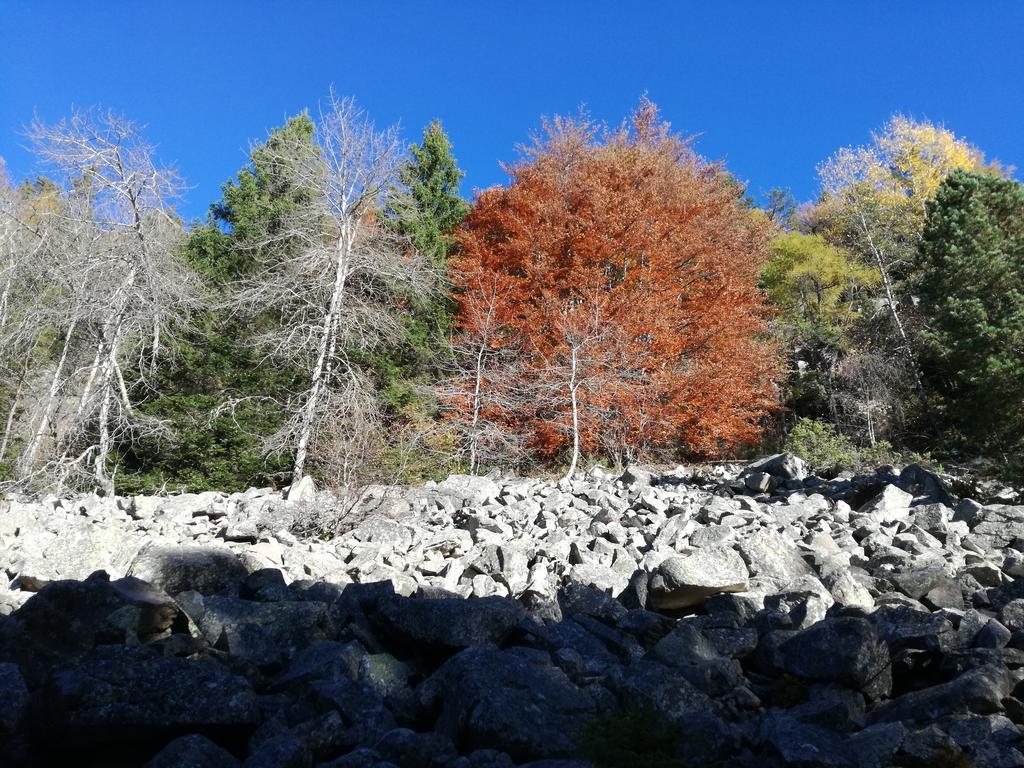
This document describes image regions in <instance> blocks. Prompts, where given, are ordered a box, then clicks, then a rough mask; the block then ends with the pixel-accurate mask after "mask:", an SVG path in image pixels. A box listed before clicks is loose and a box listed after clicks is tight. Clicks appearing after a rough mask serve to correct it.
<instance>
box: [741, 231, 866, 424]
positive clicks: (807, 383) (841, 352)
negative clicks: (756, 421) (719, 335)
mask: <svg viewBox="0 0 1024 768" xmlns="http://www.w3.org/2000/svg"><path fill="white" fill-rule="evenodd" d="M876 283H877V275H876V272H875V270H873V269H871V268H870V267H868V266H866V265H864V264H863V263H861V262H860V261H859V260H857V259H856V258H854V257H853V255H852V254H851V253H850V252H849V251H847V250H845V249H843V248H837V247H836V246H833V245H830V244H829V243H827V242H826V241H825V240H824V238H822V237H821V236H820V235H809V234H803V233H800V232H795V231H792V232H785V233H783V234H781V235H779V236H778V237H776V238H775V239H774V240H773V241H772V244H771V257H770V258H769V260H768V263H767V264H766V265H765V267H764V269H763V270H762V271H761V286H762V287H763V288H764V290H765V293H766V294H767V296H768V299H769V300H770V301H771V302H772V303H773V304H774V305H775V306H776V307H778V308H779V314H778V316H777V317H776V319H775V322H774V326H775V329H776V332H777V334H778V336H779V338H780V340H781V341H782V343H783V345H784V346H785V347H786V349H787V350H788V351H789V357H790V370H789V377H788V384H787V389H786V403H787V405H788V406H789V407H790V409H792V410H793V411H794V412H795V413H796V414H797V415H798V416H801V415H811V416H827V417H828V418H830V419H831V420H832V421H834V422H839V421H840V419H841V414H840V401H841V400H842V399H843V398H842V393H841V392H840V391H839V386H840V384H841V382H842V379H843V376H842V371H843V362H844V359H845V358H846V356H847V355H848V354H849V353H850V351H851V349H852V340H851V338H850V329H851V327H852V326H853V324H854V322H855V321H856V319H857V317H858V316H859V314H860V313H861V312H862V311H863V304H864V301H865V295H864V294H865V291H866V289H869V288H871V287H873V286H874V285H875V284H876Z"/></svg>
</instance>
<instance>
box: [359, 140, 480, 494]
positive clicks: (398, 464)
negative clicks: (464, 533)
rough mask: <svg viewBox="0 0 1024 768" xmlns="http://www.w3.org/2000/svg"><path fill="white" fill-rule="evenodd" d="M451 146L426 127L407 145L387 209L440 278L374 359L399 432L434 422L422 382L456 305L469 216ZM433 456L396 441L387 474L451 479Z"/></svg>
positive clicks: (438, 355) (435, 363) (433, 367)
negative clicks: (452, 265) (454, 272)
mask: <svg viewBox="0 0 1024 768" xmlns="http://www.w3.org/2000/svg"><path fill="white" fill-rule="evenodd" d="M451 149H452V147H451V142H450V141H449V139H448V136H447V135H446V134H445V132H444V130H443V129H442V128H441V124H440V123H438V122H435V123H432V124H431V125H430V126H429V127H428V128H427V129H426V130H424V132H423V141H422V143H421V144H419V145H413V146H412V147H410V156H409V160H408V162H407V164H406V165H405V167H404V168H403V169H402V170H401V172H400V175H399V179H400V182H401V184H402V190H401V191H400V193H399V194H398V195H397V196H396V198H395V199H396V201H397V202H396V203H395V204H394V205H393V207H392V208H390V209H389V210H387V211H385V216H386V218H385V221H386V222H387V224H388V225H389V226H390V227H391V228H392V229H393V230H394V231H395V232H396V233H398V234H400V235H402V236H404V237H407V238H409V241H410V242H411V244H412V245H413V247H415V248H416V250H418V251H419V252H420V253H422V254H424V255H425V256H426V257H427V258H428V260H429V261H430V264H431V265H432V266H433V267H434V269H435V270H437V273H438V291H437V293H436V295H435V296H433V297H432V298H430V299H429V300H428V301H426V302H419V303H411V304H410V309H411V311H410V312H409V313H408V314H407V315H406V316H404V317H403V319H402V322H403V324H404V328H405V333H404V338H403V339H402V341H401V343H400V344H398V345H397V346H395V347H394V348H392V349H389V350H386V351H384V352H382V353H378V354H377V355H375V356H374V358H373V360H372V361H371V363H372V367H373V370H374V371H375V374H376V377H377V380H378V382H379V389H380V396H381V398H382V399H383V401H384V402H385V403H386V404H387V406H388V407H389V409H390V414H391V417H392V419H393V420H394V422H395V430H396V432H400V433H407V432H408V431H409V428H410V427H411V426H412V425H415V424H417V423H419V424H422V423H423V422H424V421H429V420H431V419H433V417H434V415H435V414H436V411H437V405H436V403H435V402H433V400H432V398H431V397H429V396H428V395H424V394H422V391H423V390H424V389H425V388H424V387H423V386H422V385H425V384H428V383H429V382H430V381H431V380H432V379H433V378H434V377H435V376H436V375H437V374H438V373H439V371H440V369H441V368H442V366H443V362H444V355H445V351H446V349H447V347H448V333H449V331H450V330H451V327H452V310H453V306H452V301H451V298H450V295H449V291H448V287H447V279H446V278H447V269H448V258H449V255H450V254H451V251H452V248H453V241H452V232H453V230H454V229H455V228H456V227H457V226H459V225H460V224H461V223H462V220H463V219H464V218H465V217H466V214H467V213H468V212H469V205H468V204H467V203H466V201H465V200H463V199H462V198H461V197H460V196H459V181H460V180H461V179H462V176H463V173H462V171H460V170H459V168H458V165H457V164H456V161H455V157H454V156H453V155H452V151H451ZM410 299H411V297H410ZM433 455H434V454H433V453H432V451H430V450H429V449H424V448H411V449H410V448H408V447H406V446H404V445H402V444H400V443H397V442H396V443H395V444H394V445H393V446H392V447H391V448H389V450H387V451H386V452H385V455H384V457H383V460H384V461H385V463H386V464H387V466H388V468H389V469H390V468H397V469H399V470H400V474H401V476H402V479H403V480H404V481H407V482H416V481H420V480H425V479H433V478H437V477H440V476H442V475H447V474H448V472H449V471H450V470H451V467H449V466H448V465H447V464H437V463H436V461H435V460H434V459H433Z"/></svg>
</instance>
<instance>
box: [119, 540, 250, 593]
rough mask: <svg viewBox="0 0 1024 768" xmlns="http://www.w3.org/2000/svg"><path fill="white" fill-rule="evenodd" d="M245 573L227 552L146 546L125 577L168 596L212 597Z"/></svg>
mask: <svg viewBox="0 0 1024 768" xmlns="http://www.w3.org/2000/svg"><path fill="white" fill-rule="evenodd" d="M248 573H249V571H248V569H246V567H245V566H244V565H243V564H242V562H241V560H239V559H238V557H237V556H236V555H235V553H234V552H232V551H231V550H230V549H227V548H223V547H204V546H195V545H185V546H177V547H174V546H150V547H147V548H145V549H143V550H142V551H141V552H140V553H139V555H138V557H136V558H135V560H134V562H132V564H131V567H129V569H128V575H129V576H134V577H136V578H138V579H142V580H143V581H146V582H149V583H150V584H152V585H153V586H154V587H156V588H158V589H162V590H163V591H164V592H166V593H167V594H169V595H176V594H178V593H179V592H184V591H186V590H195V591H196V592H201V593H203V594H205V595H212V594H216V593H217V592H223V591H224V590H226V589H228V588H230V587H233V586H236V585H237V584H238V583H239V582H240V581H241V580H242V579H244V578H245V577H246V576H247V575H248Z"/></svg>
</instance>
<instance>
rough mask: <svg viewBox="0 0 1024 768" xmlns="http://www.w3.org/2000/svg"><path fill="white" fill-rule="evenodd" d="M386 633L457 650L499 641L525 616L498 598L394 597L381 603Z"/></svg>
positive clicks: (419, 642)
mask: <svg viewBox="0 0 1024 768" xmlns="http://www.w3.org/2000/svg"><path fill="white" fill-rule="evenodd" d="M378 611H379V617H380V618H381V619H383V621H384V622H386V630H387V631H386V632H385V633H384V635H383V636H384V637H388V636H389V633H393V635H392V636H396V637H398V638H401V639H403V640H406V641H408V642H411V643H414V644H419V645H425V646H432V647H435V648H446V649H449V650H456V649H460V648H468V647H469V646H471V645H483V644H486V643H499V642H501V640H503V639H504V638H505V636H506V635H508V633H509V632H511V631H512V629H513V628H515V627H516V626H517V625H518V624H519V623H520V622H522V621H523V620H524V619H525V618H526V613H525V611H523V609H522V608H521V607H520V606H519V605H518V604H516V603H515V602H513V601H512V600H507V599H505V598H501V597H480V598H475V599H472V600H466V599H463V598H457V597H452V598H438V599H432V600H428V599H418V598H408V599H396V600H392V601H388V602H382V603H381V604H380V606H379V608H378Z"/></svg>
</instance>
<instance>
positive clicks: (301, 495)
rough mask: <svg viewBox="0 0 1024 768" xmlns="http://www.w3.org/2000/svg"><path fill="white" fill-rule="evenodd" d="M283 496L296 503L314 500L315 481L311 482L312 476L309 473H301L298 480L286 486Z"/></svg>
mask: <svg viewBox="0 0 1024 768" xmlns="http://www.w3.org/2000/svg"><path fill="white" fill-rule="evenodd" d="M284 497H285V498H286V499H287V500H288V501H292V502H296V503H309V502H312V501H316V483H314V482H313V478H312V477H310V476H309V475H303V477H302V479H300V480H299V482H297V483H295V484H294V485H290V486H288V488H287V490H286V491H285V494H284Z"/></svg>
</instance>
